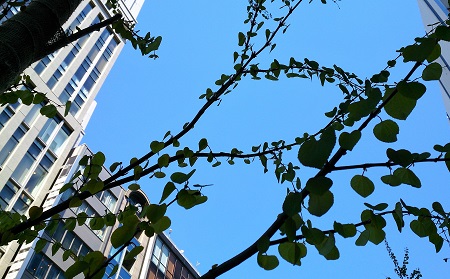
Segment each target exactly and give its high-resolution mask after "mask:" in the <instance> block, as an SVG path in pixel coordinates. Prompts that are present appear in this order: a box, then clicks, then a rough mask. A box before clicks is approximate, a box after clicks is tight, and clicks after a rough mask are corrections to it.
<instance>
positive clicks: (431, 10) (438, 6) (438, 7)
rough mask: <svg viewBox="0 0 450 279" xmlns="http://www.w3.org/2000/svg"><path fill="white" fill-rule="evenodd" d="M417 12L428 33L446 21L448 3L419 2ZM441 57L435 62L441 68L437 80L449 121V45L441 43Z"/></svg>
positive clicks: (442, 0)
mask: <svg viewBox="0 0 450 279" xmlns="http://www.w3.org/2000/svg"><path fill="white" fill-rule="evenodd" d="M418 3H419V10H420V13H421V15H422V20H423V23H424V25H425V29H426V31H427V32H429V31H430V30H431V29H432V28H433V26H435V25H434V24H436V23H443V24H445V21H446V20H447V19H448V14H449V8H450V7H449V3H448V1H447V0H419V1H418ZM440 44H441V56H440V57H439V58H438V60H437V62H439V64H441V65H442V66H443V72H442V77H441V79H440V80H439V84H440V87H441V92H442V97H443V100H444V106H445V109H446V111H447V118H449V119H450V66H449V65H450V43H449V42H441V43H440Z"/></svg>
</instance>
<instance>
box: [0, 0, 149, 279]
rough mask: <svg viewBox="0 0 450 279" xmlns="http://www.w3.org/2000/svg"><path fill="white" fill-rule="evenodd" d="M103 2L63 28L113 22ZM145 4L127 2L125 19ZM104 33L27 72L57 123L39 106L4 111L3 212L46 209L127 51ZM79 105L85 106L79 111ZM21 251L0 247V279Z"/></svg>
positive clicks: (88, 5) (0, 130) (0, 116)
mask: <svg viewBox="0 0 450 279" xmlns="http://www.w3.org/2000/svg"><path fill="white" fill-rule="evenodd" d="M105 3H106V0H92V1H87V0H86V1H83V2H82V3H81V4H80V6H79V7H78V8H77V9H76V11H75V12H74V13H73V14H72V16H71V17H70V18H69V20H68V21H67V22H66V23H65V24H64V25H63V29H64V30H66V32H69V33H70V32H76V28H85V27H87V26H90V25H91V24H94V23H96V22H98V21H100V20H102V19H105V18H108V17H110V16H111V15H110V13H111V11H110V10H109V9H108V7H107V6H106V4H105ZM142 3H143V1H142V0H137V1H134V2H133V3H131V4H133V7H131V6H130V9H128V8H127V6H126V5H125V4H124V3H123V2H121V4H120V6H121V10H122V12H123V13H124V15H125V17H126V18H127V19H128V20H130V21H133V20H134V19H135V18H136V16H137V14H138V12H139V10H140V8H141V7H142ZM0 9H1V7H0ZM105 30H110V29H109V28H103V29H101V30H100V31H97V32H93V33H91V34H89V35H87V36H85V37H83V38H81V39H79V40H78V41H77V42H74V43H72V44H70V45H68V46H66V47H64V48H62V49H60V50H58V51H56V52H55V53H53V54H51V55H49V56H47V57H45V58H43V59H42V60H41V61H38V62H36V63H34V64H33V65H31V67H29V68H28V69H27V70H26V71H25V74H27V75H29V76H30V78H31V81H32V82H33V84H34V85H35V86H36V87H35V90H36V91H39V92H43V93H45V94H46V96H47V97H48V98H49V99H50V100H51V102H53V103H55V104H56V105H57V107H58V116H57V117H56V118H55V119H53V120H52V119H50V120H49V119H48V118H47V117H45V116H42V115H40V114H39V105H34V106H25V105H21V104H15V105H8V106H3V107H0V208H1V209H3V210H7V211H18V212H26V210H27V209H28V208H29V207H31V206H33V205H37V206H40V205H42V204H43V203H44V201H45V199H46V197H47V194H48V193H49V191H50V188H51V187H52V184H53V182H54V181H55V179H56V177H57V175H58V172H59V170H60V169H61V166H62V165H63V163H64V161H65V160H66V158H67V156H68V155H69V152H70V150H71V149H72V147H73V146H76V145H77V144H78V143H79V142H80V140H81V138H82V137H83V135H84V129H85V128H86V125H87V123H88V122H89V119H90V117H91V115H92V113H93V111H94V108H95V106H96V102H95V97H96V95H97V93H98V91H99V89H100V88H101V86H102V84H103V82H104V81H105V79H106V77H107V75H108V73H109V71H110V70H111V68H112V66H113V64H114V62H115V60H116V59H117V57H118V55H119V53H120V51H121V50H122V48H123V46H124V40H123V39H122V38H120V37H119V36H118V35H116V34H114V33H113V32H112V31H111V30H110V32H108V31H105ZM105 32H107V33H105ZM69 89H70V90H69ZM105 93H106V92H105ZM67 100H69V101H72V106H71V112H70V113H69V114H68V115H67V116H64V104H65V103H66V101H67ZM77 103H78V104H81V103H82V104H81V105H80V107H78V106H76V104H77ZM32 116H34V117H32ZM17 248H18V245H17V244H16V243H11V244H9V245H7V246H3V247H0V255H2V256H1V258H0V275H2V274H3V273H4V272H5V271H6V270H7V269H9V270H10V269H11V268H10V265H11V264H10V262H11V260H12V259H13V258H15V259H17V256H15V253H16V251H17Z"/></svg>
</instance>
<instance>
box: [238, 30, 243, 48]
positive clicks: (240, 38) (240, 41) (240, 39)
mask: <svg viewBox="0 0 450 279" xmlns="http://www.w3.org/2000/svg"><path fill="white" fill-rule="evenodd" d="M244 43H245V35H244V33H242V32H239V34H238V46H243V45H244Z"/></svg>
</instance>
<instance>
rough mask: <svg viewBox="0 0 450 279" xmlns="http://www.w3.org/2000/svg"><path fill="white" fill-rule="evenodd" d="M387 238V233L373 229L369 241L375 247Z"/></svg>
mask: <svg viewBox="0 0 450 279" xmlns="http://www.w3.org/2000/svg"><path fill="white" fill-rule="evenodd" d="M385 237H386V233H385V232H384V231H383V230H378V229H371V230H370V234H369V241H370V242H372V243H373V244H375V245H378V244H380V243H381V242H382V241H383V240H384V239H385Z"/></svg>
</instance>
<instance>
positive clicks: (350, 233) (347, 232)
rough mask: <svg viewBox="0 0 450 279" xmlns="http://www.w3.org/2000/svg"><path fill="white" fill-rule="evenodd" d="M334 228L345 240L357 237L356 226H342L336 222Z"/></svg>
mask: <svg viewBox="0 0 450 279" xmlns="http://www.w3.org/2000/svg"><path fill="white" fill-rule="evenodd" d="M333 228H334V230H335V231H336V232H337V233H338V234H340V235H341V236H342V237H344V238H348V237H354V236H355V235H356V226H355V225H354V224H340V223H338V222H334V225H333Z"/></svg>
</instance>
